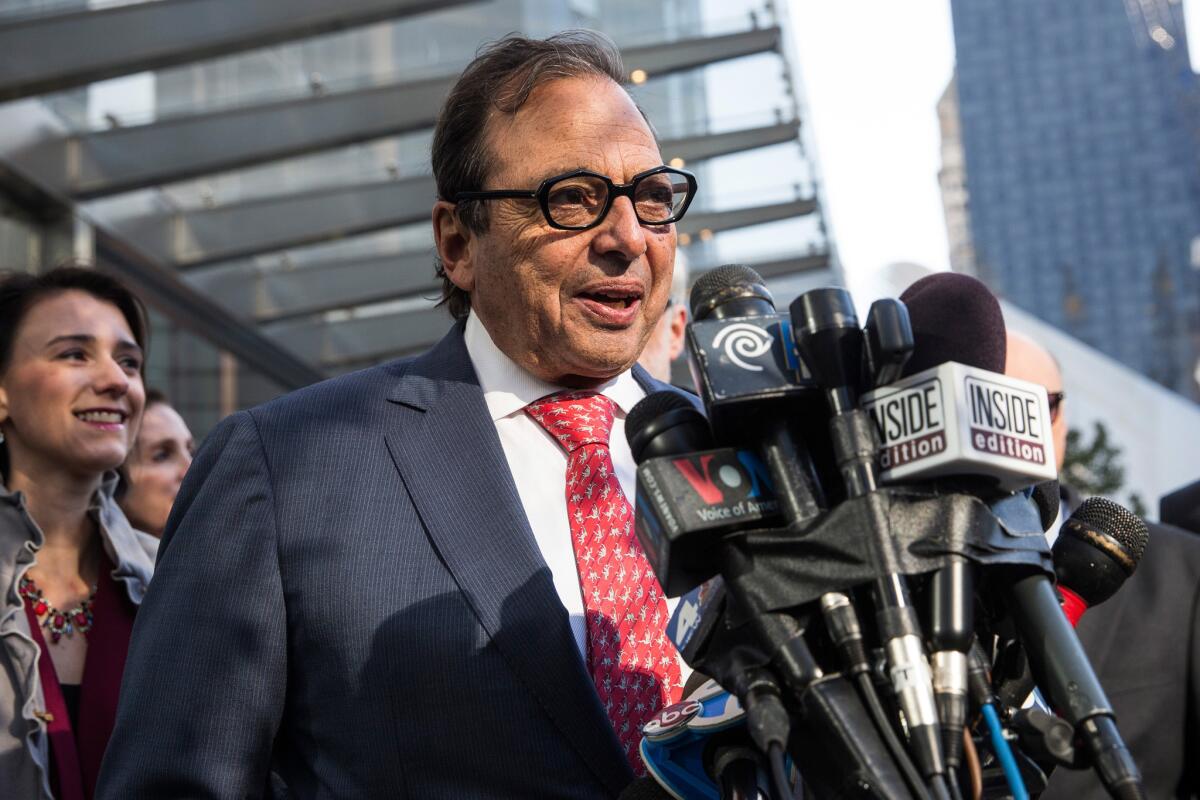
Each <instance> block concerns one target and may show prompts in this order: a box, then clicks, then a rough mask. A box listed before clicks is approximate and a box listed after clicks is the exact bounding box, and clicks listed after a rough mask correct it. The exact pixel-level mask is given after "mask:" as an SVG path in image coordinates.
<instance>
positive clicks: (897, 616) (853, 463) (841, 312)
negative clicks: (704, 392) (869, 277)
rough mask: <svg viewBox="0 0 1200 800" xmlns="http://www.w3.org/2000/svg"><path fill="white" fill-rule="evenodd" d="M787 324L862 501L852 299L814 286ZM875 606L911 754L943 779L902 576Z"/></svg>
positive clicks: (877, 522)
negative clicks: (819, 390)
mask: <svg viewBox="0 0 1200 800" xmlns="http://www.w3.org/2000/svg"><path fill="white" fill-rule="evenodd" d="M791 316H792V326H793V330H794V334H795V337H796V346H797V347H798V348H799V350H800V353H801V357H802V358H803V360H804V363H805V364H806V365H807V366H808V369H809V371H810V372H811V374H812V375H813V378H814V380H815V381H816V383H817V384H818V385H819V386H821V388H822V389H823V390H824V393H825V397H826V401H827V403H828V407H829V412H830V414H831V417H830V420H829V431H830V435H831V438H832V441H833V450H834V457H835V459H836V461H837V465H838V469H839V471H840V473H841V476H842V483H843V485H844V488H845V491H846V496H847V497H848V498H866V497H868V496H870V495H871V494H872V493H873V492H874V491H875V489H876V473H875V456H876V451H877V447H878V443H877V439H876V438H875V429H874V423H873V422H872V421H871V417H870V415H869V414H868V413H867V412H866V411H865V410H863V409H862V408H861V407H859V405H858V399H859V398H858V388H859V387H858V382H859V380H860V379H861V369H862V366H861V365H862V363H863V346H864V341H863V333H862V331H861V330H860V329H859V327H858V319H857V316H856V315H855V312H854V305H853V302H852V301H851V300H850V296H849V294H848V293H847V292H846V291H845V290H844V289H833V288H829V289H815V290H813V291H809V292H806V293H804V294H803V295H801V296H800V297H799V298H797V299H796V301H795V302H793V303H792V306H791ZM868 508H869V510H870V513H871V515H872V516H873V517H874V519H873V524H872V525H871V528H872V532H873V533H874V534H875V535H874V540H873V546H874V548H875V550H876V553H875V560H876V563H877V564H879V565H880V566H881V567H882V566H883V565H884V564H889V563H895V560H896V559H895V547H896V543H895V541H894V540H893V539H892V538H891V537H889V536H888V535H887V534H886V531H887V525H886V520H885V519H884V518H883V510H882V508H881V506H880V504H879V503H871V504H869V505H868ZM874 594H875V597H876V603H877V605H878V606H879V609H878V613H877V615H876V622H877V624H878V626H879V630H880V636H881V638H882V639H883V640H884V642H885V649H886V653H887V660H888V666H889V670H890V672H891V677H892V684H893V688H894V689H895V692H896V697H897V699H898V701H899V703H900V706H901V708H902V709H903V711H904V716H905V720H906V722H907V725H908V731H909V737H910V741H911V743H912V747H913V751H914V753H913V755H914V758H916V760H917V762H918V764H919V765H920V767H921V770H922V772H923V773H924V774H925V776H926V777H927V778H931V779H933V778H935V777H936V776H941V775H944V774H945V772H946V765H945V760H944V755H943V749H942V744H941V736H940V732H939V727H938V726H939V720H938V714H937V709H936V705H935V701H934V696H933V683H932V676H931V675H930V672H929V665H928V664H927V662H926V661H925V653H924V647H923V644H922V637H921V628H920V623H919V621H918V618H917V613H916V609H915V608H914V607H913V606H912V603H911V602H910V600H909V595H908V588H907V582H906V581H905V578H904V576H903V575H900V574H899V573H895V572H885V571H883V570H881V572H880V574H879V577H878V578H877V579H876V580H875V582H874Z"/></svg>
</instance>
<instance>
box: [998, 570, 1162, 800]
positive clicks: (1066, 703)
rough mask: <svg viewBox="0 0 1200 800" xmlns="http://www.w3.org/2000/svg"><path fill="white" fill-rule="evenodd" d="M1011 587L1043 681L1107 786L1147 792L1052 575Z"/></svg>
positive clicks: (1015, 612)
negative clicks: (1061, 600) (1062, 604)
mask: <svg viewBox="0 0 1200 800" xmlns="http://www.w3.org/2000/svg"><path fill="white" fill-rule="evenodd" d="M1006 593H1007V600H1008V607H1009V611H1010V613H1011V614H1012V616H1013V620H1014V622H1015V623H1016V625H1017V628H1018V630H1019V631H1020V632H1021V638H1022V639H1023V640H1024V642H1025V643H1026V646H1025V652H1026V654H1027V656H1028V658H1029V666H1030V669H1031V670H1032V672H1033V677H1034V679H1035V680H1036V682H1037V685H1038V686H1039V687H1040V688H1041V689H1042V690H1043V692H1044V693H1045V696H1046V699H1047V700H1049V701H1050V703H1051V704H1052V705H1053V706H1054V707H1055V708H1056V709H1057V710H1058V711H1059V713H1061V714H1062V715H1063V718H1064V719H1066V720H1067V721H1068V722H1069V723H1071V725H1072V727H1074V729H1075V734H1076V736H1077V737H1079V739H1080V741H1081V743H1082V745H1083V750H1084V752H1086V753H1087V755H1089V756H1090V758H1091V763H1092V766H1093V768H1094V769H1095V770H1096V772H1097V774H1098V775H1099V776H1100V780H1101V782H1102V783H1103V784H1104V787H1105V788H1106V789H1107V790H1108V792H1109V793H1110V794H1111V795H1112V796H1113V797H1118V798H1129V800H1133V798H1142V797H1145V794H1144V791H1143V789H1142V786H1141V773H1140V772H1139V770H1138V767H1137V764H1135V763H1134V761H1133V757H1132V756H1131V755H1130V753H1129V750H1128V748H1126V746H1125V743H1124V742H1123V741H1122V739H1121V735H1120V733H1119V732H1118V731H1117V726H1116V722H1115V719H1114V715H1113V711H1112V705H1111V704H1110V703H1109V702H1108V697H1107V696H1106V695H1105V694H1104V689H1103V687H1101V686H1100V681H1099V680H1098V679H1097V678H1096V673H1095V670H1093V669H1092V665H1091V662H1090V661H1088V657H1087V655H1086V654H1085V653H1084V651H1083V646H1082V645H1081V644H1080V643H1079V637H1078V636H1076V635H1075V629H1074V628H1073V627H1071V623H1070V622H1069V621H1068V620H1067V618H1066V616H1065V615H1064V614H1063V613H1062V608H1061V607H1060V606H1059V602H1058V597H1057V596H1056V595H1055V593H1054V587H1053V586H1052V585H1051V584H1050V581H1049V579H1048V578H1046V576H1045V575H1042V574H1041V573H1037V574H1031V575H1025V576H1020V577H1016V578H1015V579H1014V580H1013V581H1012V582H1011V584H1010V585H1009V586H1008V587H1007V592H1006Z"/></svg>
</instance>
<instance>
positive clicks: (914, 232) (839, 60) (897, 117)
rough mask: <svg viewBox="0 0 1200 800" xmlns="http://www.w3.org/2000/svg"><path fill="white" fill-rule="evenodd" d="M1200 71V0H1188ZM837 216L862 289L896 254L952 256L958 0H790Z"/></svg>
mask: <svg viewBox="0 0 1200 800" xmlns="http://www.w3.org/2000/svg"><path fill="white" fill-rule="evenodd" d="M1183 6H1184V12H1185V15H1186V19H1187V23H1188V25H1187V28H1188V38H1189V40H1190V41H1189V45H1190V53H1191V56H1192V66H1193V68H1194V69H1197V71H1200V0H1184V2H1183ZM788 13H789V16H790V18H791V23H792V29H793V30H794V31H795V35H796V42H795V45H796V46H795V51H794V52H795V54H796V56H797V57H798V59H799V72H800V83H801V84H802V85H803V87H804V91H805V93H806V95H807V100H808V109H809V120H808V124H809V125H810V133H811V134H812V135H813V136H814V138H815V142H816V158H817V162H818V167H819V169H820V170H821V173H822V175H823V177H824V185H825V194H826V203H827V206H826V209H825V213H826V218H827V220H828V222H829V225H830V228H831V231H832V235H833V240H834V242H835V244H836V246H837V248H838V251H839V253H840V256H841V262H842V265H843V267H844V268H845V271H846V278H847V282H848V283H849V284H850V286H851V288H858V285H859V284H861V283H862V282H864V280H863V279H864V278H865V277H866V276H869V275H871V274H872V273H874V272H876V271H878V270H879V269H880V268H882V267H884V266H886V265H887V264H890V263H893V262H896V261H913V262H916V263H919V264H922V265H924V266H927V267H931V268H933V269H948V268H949V266H950V263H949V255H948V248H947V243H946V226H945V222H944V219H943V216H942V205H941V195H940V193H939V191H938V183H937V172H938V169H939V167H940V166H941V157H940V154H939V144H940V134H939V132H938V120H937V110H936V107H937V101H938V98H939V97H940V96H941V94H942V91H943V90H944V89H945V87H946V83H947V82H948V81H949V79H950V75H951V73H952V71H953V69H954V36H953V29H952V23H951V18H950V3H949V0H908V2H895V0H853V2H844V1H838V0H834V1H833V2H831V1H830V0H789V2H788Z"/></svg>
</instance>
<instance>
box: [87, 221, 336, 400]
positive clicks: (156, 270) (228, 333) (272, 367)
mask: <svg viewBox="0 0 1200 800" xmlns="http://www.w3.org/2000/svg"><path fill="white" fill-rule="evenodd" d="M95 233H96V263H97V265H98V266H99V267H100V268H102V269H105V270H108V271H111V272H114V273H117V274H118V275H120V276H121V277H122V278H124V279H126V280H127V281H128V282H129V284H130V285H131V286H132V287H134V288H135V289H136V290H137V293H138V295H139V296H141V297H142V298H143V299H145V300H146V301H147V302H148V303H150V304H152V305H154V306H155V307H156V308H158V309H159V310H161V311H162V312H163V313H164V314H166V315H167V316H168V317H169V318H170V319H171V320H172V321H174V322H176V323H178V324H179V325H180V326H182V327H184V328H187V329H188V330H190V331H192V332H193V333H195V334H197V335H198V336H200V337H202V338H204V339H207V340H208V341H209V342H210V343H211V344H212V345H213V346H215V347H218V348H220V349H222V350H226V351H228V352H230V353H232V354H233V355H234V356H236V357H237V359H238V360H239V361H240V362H241V363H243V364H245V365H246V366H247V367H250V368H251V369H254V370H257V371H258V372H261V373H262V374H263V375H266V376H267V377H268V378H271V379H272V380H274V381H276V382H277V383H279V384H280V385H281V386H283V388H285V389H298V388H300V387H301V386H307V385H308V384H310V383H315V382H317V381H319V380H322V379H323V378H324V377H325V374H324V373H322V372H321V371H320V370H318V369H316V368H315V367H313V366H312V365H311V364H309V363H307V362H306V361H304V360H303V359H302V358H299V357H298V356H296V355H294V353H293V352H292V351H290V350H288V349H286V348H284V347H281V346H280V345H279V344H277V343H276V342H274V341H272V340H271V339H270V338H269V337H267V336H265V335H264V334H263V333H262V332H260V331H259V330H257V329H256V328H255V327H254V326H253V325H250V324H247V323H246V322H245V321H244V320H242V319H239V318H238V317H236V316H234V315H233V314H231V313H230V312H229V311H228V310H226V309H225V308H224V307H222V306H221V305H220V304H219V303H217V302H215V301H214V300H212V299H211V298H209V297H207V296H206V295H205V294H203V293H202V292H199V291H197V290H196V289H194V288H192V287H191V286H188V285H187V284H185V283H183V281H181V280H180V279H179V276H177V275H175V274H174V273H172V272H170V271H169V270H167V269H165V268H164V267H163V266H162V265H161V264H157V263H155V261H154V260H153V259H152V258H149V257H147V256H146V255H145V254H144V253H142V252H140V251H139V250H138V249H137V248H135V247H132V246H130V245H129V244H128V243H126V242H123V241H121V240H120V239H119V238H117V237H115V236H113V235H112V234H110V233H108V232H107V231H105V230H103V229H100V228H97V229H96V231H95Z"/></svg>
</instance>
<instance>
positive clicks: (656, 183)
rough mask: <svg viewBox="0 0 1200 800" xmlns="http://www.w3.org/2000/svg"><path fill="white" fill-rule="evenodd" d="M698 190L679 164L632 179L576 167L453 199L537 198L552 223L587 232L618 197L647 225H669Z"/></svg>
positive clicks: (649, 171)
mask: <svg viewBox="0 0 1200 800" xmlns="http://www.w3.org/2000/svg"><path fill="white" fill-rule="evenodd" d="M695 194H696V176H695V175H693V174H692V173H690V172H688V171H687V170H682V169H675V168H674V167H655V168H654V169H648V170H646V171H645V172H639V173H638V174H637V175H634V176H633V180H631V181H630V182H629V183H613V182H612V179H610V178H609V177H607V176H605V175H600V174H598V173H595V172H589V171H588V170H586V169H577V170H575V171H574V172H568V173H566V174H564V175H555V176H554V177H553V178H547V179H546V180H544V181H542V183H541V185H540V186H538V188H536V189H493V190H490V191H486V192H459V193H458V194H456V195H454V197H453V198H451V200H452V202H454V203H461V202H462V201H464V200H496V199H500V198H512V199H517V200H521V199H525V200H537V201H538V204H539V205H540V206H541V207H542V215H543V216H545V218H546V222H547V223H549V225H550V227H551V228H558V229H559V230H564V231H585V230H587V229H588V228H594V227H595V226H597V225H599V224H600V223H601V222H603V221H604V217H605V216H607V214H608V210H609V209H610V208H612V204H613V200H615V199H616V198H618V197H628V198H629V202H631V203H633V212H634V214H635V215H636V216H637V220H638V222H640V223H642V224H643V225H669V224H670V223H672V222H678V221H679V220H681V219H683V215H684V213H685V212H687V208H688V205H689V204H690V203H691V202H692V197H693V196H695Z"/></svg>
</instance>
